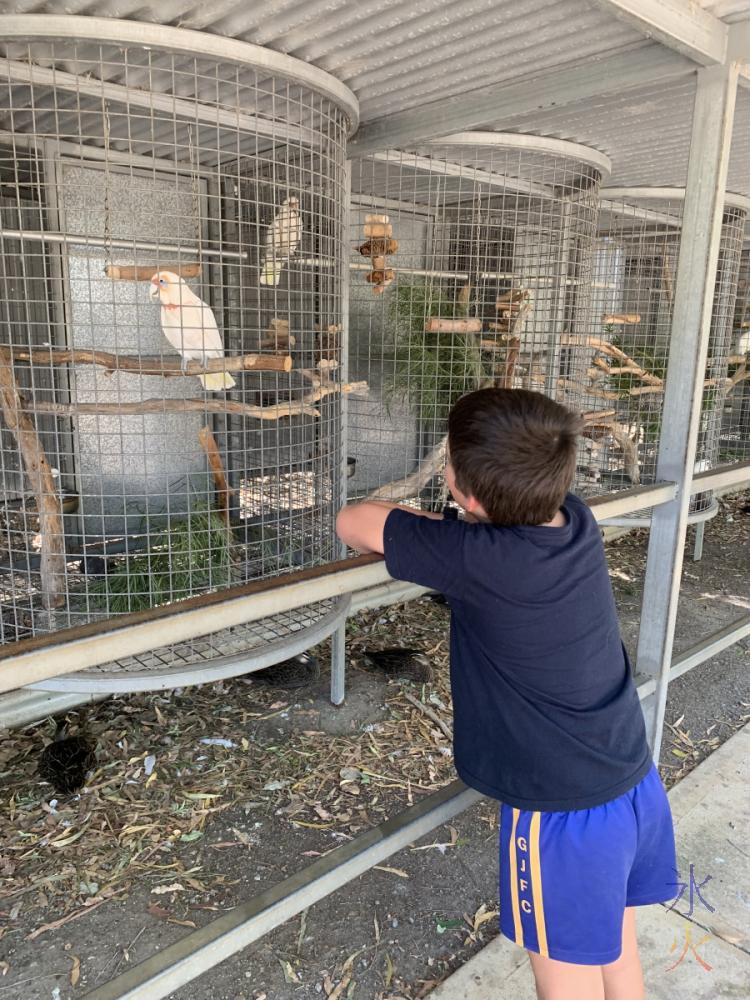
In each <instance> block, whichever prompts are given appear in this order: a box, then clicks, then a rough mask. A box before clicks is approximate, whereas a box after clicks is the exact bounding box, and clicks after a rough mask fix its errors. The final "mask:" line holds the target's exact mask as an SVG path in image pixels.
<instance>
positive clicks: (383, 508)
mask: <svg viewBox="0 0 750 1000" xmlns="http://www.w3.org/2000/svg"><path fill="white" fill-rule="evenodd" d="M399 507H400V509H401V510H405V511H408V513H409V514H414V515H415V517H431V518H433V519H436V520H442V519H443V515H442V514H435V513H433V512H432V511H426V510H414V508H413V507H403V506H400V505H399V504H397V503H387V502H386V501H384V500H365V501H364V503H355V504H349V506H347V507H344V508H343V509H342V510H340V511H339V514H338V517H337V518H336V534H337V535H338V536H339V538H340V539H341V541H342V542H346V544H347V545H348V546H350V548H352V549H356V550H357V551H358V552H362V553H367V552H380V553H381V554H382V552H383V530H384V528H385V522H386V519H387V518H388V515H389V514H390V512H391V511H392V510H396V509H397V508H399Z"/></svg>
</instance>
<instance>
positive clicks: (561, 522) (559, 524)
mask: <svg viewBox="0 0 750 1000" xmlns="http://www.w3.org/2000/svg"><path fill="white" fill-rule="evenodd" d="M566 523H567V522H566V520H565V515H564V514H563V512H562V511H561V510H558V512H557V513H556V514H555V516H554V517H553V518H552V520H551V521H545V522H544V524H540V525H539V527H540V528H564V527H565V525H566Z"/></svg>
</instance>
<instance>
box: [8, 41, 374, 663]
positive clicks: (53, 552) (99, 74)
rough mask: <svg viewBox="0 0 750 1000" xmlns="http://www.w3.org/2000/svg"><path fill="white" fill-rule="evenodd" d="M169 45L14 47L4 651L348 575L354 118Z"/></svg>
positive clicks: (264, 60)
mask: <svg viewBox="0 0 750 1000" xmlns="http://www.w3.org/2000/svg"><path fill="white" fill-rule="evenodd" d="M126 28H128V30H129V29H131V28H132V26H125V27H123V31H125V29H126ZM41 30H42V29H41V28H40V29H39V31H41ZM72 30H73V29H71V31H72ZM110 30H112V31H115V32H116V30H117V28H116V25H115V27H110ZM127 33H128V32H126V35H127ZM169 34H170V38H172V39H174V38H179V39H180V41H179V45H173V46H166V45H165V44H164V43H163V42H160V38H163V37H164V35H163V33H162V34H160V33H159V32H155V34H154V39H153V44H150V45H148V46H144V45H137V44H131V45H128V44H126V43H125V42H123V43H122V44H117V43H115V42H112V43H110V42H106V43H105V42H92V41H90V40H81V39H80V38H78V37H70V38H60V37H57V38H55V39H50V38H47V37H43V36H40V37H35V38H33V39H30V38H23V39H17V40H11V41H6V42H5V43H4V45H3V47H2V57H3V58H2V59H1V60H0V77H3V86H2V93H1V94H0V251H2V256H1V257H0V282H1V283H2V294H1V296H0V298H1V299H2V304H1V305H0V322H2V346H1V348H0V349H1V350H2V352H3V357H2V358H1V359H0V362H1V364H0V373H1V383H2V384H1V385H0V395H1V402H2V429H1V432H0V476H1V477H2V484H3V487H4V493H3V503H2V509H1V510H0V587H1V588H2V592H1V593H0V608H1V610H2V614H1V620H0V637H1V638H2V640H3V641H6V642H7V641H12V640H15V639H19V638H23V637H26V636H28V635H33V634H39V633H44V632H49V631H53V630H57V629H60V628H63V627H66V626H71V625H76V624H79V623H82V622H86V621H90V620H92V619H98V618H109V617H111V616H113V615H117V614H121V613H127V612H132V611H138V610H141V609H145V608H149V607H154V606H156V605H160V604H165V603H170V602H173V601H179V600H180V599H183V598H186V597H189V596H192V595H195V594H200V593H204V592H207V591H214V590H217V589H219V588H224V587H227V586H230V585H232V584H234V583H238V582H242V581H246V580H251V579H255V578H259V577H266V576H269V575H273V574H278V573H282V572H284V571H288V570H291V569H295V568H299V567H305V566H311V565H315V564H319V563H321V562H325V561H327V560H330V559H332V558H334V557H335V555H336V552H337V549H336V543H335V534H334V531H333V522H334V517H335V514H336V511H337V509H338V506H339V503H340V499H341V475H340V468H341V460H340V451H341V390H342V382H341V377H340V374H341V345H340V343H339V340H340V338H339V336H338V332H339V331H340V330H341V298H342V284H343V259H342V258H343V252H342V247H343V240H342V236H343V218H344V210H345V205H346V200H345V193H344V166H345V161H344V144H345V138H346V131H347V129H348V127H349V125H350V118H351V114H352V112H353V110H354V105H347V104H346V102H343V103H342V101H341V100H339V99H338V96H339V95H340V92H341V91H342V90H345V88H341V86H340V85H339V84H338V83H337V82H336V81H332V84H334V85H335V86H331V87H328V86H327V82H326V81H327V77H326V75H325V74H323V73H320V72H319V71H317V70H312V69H310V68H309V67H306V66H303V65H302V64H297V63H296V62H295V61H294V60H291V59H287V58H286V57H283V56H278V55H277V54H275V53H270V54H265V53H263V52H262V50H258V49H256V48H255V47H253V46H241V49H242V52H243V53H246V56H242V57H241V56H238V55H237V52H238V49H237V47H236V46H235V47H234V48H232V50H231V52H230V54H229V56H228V57H227V58H223V59H218V58H217V57H215V56H214V57H208V56H206V55H204V54H202V53H201V51H199V50H196V49H195V44H196V43H195V38H196V36H195V35H191V36H190V38H187V39H185V40H182V38H181V36H182V35H185V33H181V32H176V31H170V33H169ZM320 260H325V261H326V266H324V267H321V266H317V265H316V264H315V262H316V261H320ZM321 331H323V332H326V331H335V332H332V333H331V335H330V337H329V338H328V339H327V340H326V343H325V349H323V346H322V338H323V336H324V333H322V332H321ZM329 611H330V608H327V607H326V608H319V609H318V611H317V612H313V611H311V612H310V613H307V612H305V615H304V616H302V615H301V617H300V621H302V617H304V619H305V621H306V622H307V623H308V624H310V623H314V622H316V621H317V620H318V619H319V618H320V616H321V615H324V614H327V613H328V612H329ZM294 631H296V630H295V629H294V628H290V627H289V625H288V623H285V624H284V628H283V629H282V630H281V631H280V632H278V635H286V634H291V633H292V632H294ZM256 632H257V635H256V638H255V639H253V634H254V633H253V630H252V629H247V630H245V633H246V634H245V633H243V636H241V637H240V638H239V639H238V637H237V636H236V635H235V636H234V637H233V640H232V643H230V645H231V650H230V652H231V654H232V655H236V654H237V652H238V643H239V647H242V646H243V644H244V647H245V648H249V647H251V646H253V645H254V644H256V642H261V643H265V642H267V641H268V636H269V635H270V634H275V633H274V632H273V628H272V627H271V626H270V625H269V623H268V622H266V623H263V626H262V627H260V626H259V628H258V629H257V630H256ZM258 637H260V638H258ZM204 646H205V643H203V645H201V646H200V649H199V648H198V645H194V646H191V645H190V644H187V646H185V647H184V648H181V651H180V659H181V662H182V663H183V664H184V663H189V662H191V658H193V659H195V660H196V661H200V662H204V661H205V660H206V659H207V654H206V653H205V649H204ZM210 646H211V649H212V650H219V652H216V657H218V658H220V657H221V655H223V654H222V653H221V651H220V648H221V643H220V642H219V641H218V640H217V641H214V642H213V643H212V644H210ZM191 650H192V652H191ZM208 658H209V659H210V657H208ZM158 659H160V658H158V657H157V660H158ZM164 659H165V658H164V657H162V658H161V660H164ZM166 659H168V661H169V662H170V663H172V662H173V661H174V656H170V657H168V658H166ZM117 669H122V665H120V666H119V667H117ZM155 669H156V668H155Z"/></svg>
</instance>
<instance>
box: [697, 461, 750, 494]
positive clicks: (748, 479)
mask: <svg viewBox="0 0 750 1000" xmlns="http://www.w3.org/2000/svg"><path fill="white" fill-rule="evenodd" d="M743 486H750V462H738V463H737V464H736V465H717V466H716V468H715V469H707V470H706V472H698V473H696V474H695V475H694V476H693V481H692V483H691V484H690V493H691V494H695V493H702V492H703V491H704V490H724V489H729V488H732V489H741V488H742V487H743Z"/></svg>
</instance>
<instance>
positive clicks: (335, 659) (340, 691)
mask: <svg viewBox="0 0 750 1000" xmlns="http://www.w3.org/2000/svg"><path fill="white" fill-rule="evenodd" d="M351 202H352V161H351V160H347V161H346V166H345V167H344V211H343V219H342V223H341V224H342V226H343V229H344V235H343V238H342V240H341V241H340V243H341V245H342V246H343V248H344V250H343V253H344V260H343V262H342V263H343V267H342V269H341V281H342V285H341V380H342V382H344V383H346V382H348V381H349V285H350V282H349V272H348V269H347V266H346V265H347V264H348V263H349V258H350V257H351V251H350V249H349V233H350V228H351V210H352V209H351ZM347 395H348V394H347V393H345V392H342V393H340V396H341V400H340V402H339V406H340V407H341V420H340V427H341V470H340V472H339V478H340V480H341V505H342V506H343V505H344V504H345V503H346V494H347V489H348V464H347V451H348V449H349V433H348V427H349V403H348V399H347ZM338 550H339V551H338V556H339V559H346V545H345V544H344V542H339V545H338ZM345 695H346V616H345V617H344V618H342V619H341V623H340V625H339V627H338V628H337V629H336V631H335V632H334V633H333V639H332V641H331V702H332V704H334V705H341V704H342V703H343V701H344V697H345Z"/></svg>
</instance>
